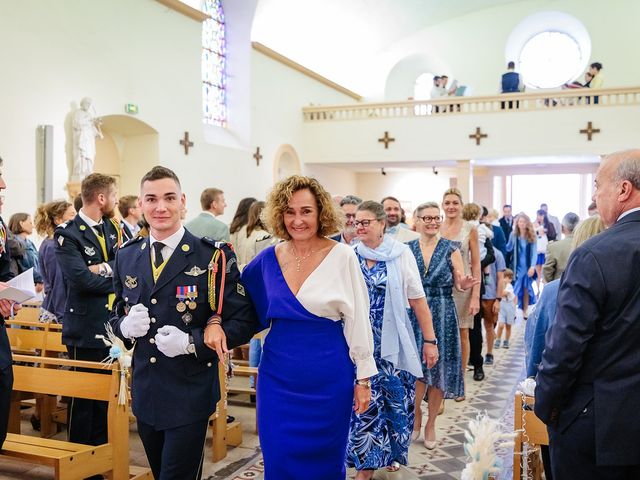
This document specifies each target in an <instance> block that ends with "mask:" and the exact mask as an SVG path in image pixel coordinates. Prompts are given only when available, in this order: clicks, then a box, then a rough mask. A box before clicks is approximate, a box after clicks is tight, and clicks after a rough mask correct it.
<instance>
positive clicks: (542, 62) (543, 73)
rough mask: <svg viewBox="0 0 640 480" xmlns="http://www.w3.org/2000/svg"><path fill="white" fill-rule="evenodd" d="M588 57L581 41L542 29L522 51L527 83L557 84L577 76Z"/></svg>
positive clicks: (549, 85) (521, 57)
mask: <svg viewBox="0 0 640 480" xmlns="http://www.w3.org/2000/svg"><path fill="white" fill-rule="evenodd" d="M584 63H585V59H584V58H583V56H582V52H581V51H580V45H578V42H576V41H575V40H574V39H573V37H571V36H570V35H567V34H566V33H563V32H542V33H538V34H537V35H535V36H534V37H532V38H531V39H530V40H528V41H527V42H526V43H525V44H524V46H523V47H522V51H521V52H520V72H521V73H522V77H523V79H524V82H525V84H526V85H527V86H529V87H533V88H555V87H559V86H560V85H564V84H565V83H567V82H570V81H571V80H573V79H575V78H576V76H577V75H578V74H579V73H580V72H581V71H582V68H583V65H584Z"/></svg>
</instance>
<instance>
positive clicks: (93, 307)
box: [54, 215, 121, 348]
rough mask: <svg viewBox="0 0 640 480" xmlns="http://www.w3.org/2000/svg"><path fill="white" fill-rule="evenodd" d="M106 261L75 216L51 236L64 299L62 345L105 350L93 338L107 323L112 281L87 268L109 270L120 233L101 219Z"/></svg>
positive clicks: (87, 231) (102, 332) (95, 239)
mask: <svg viewBox="0 0 640 480" xmlns="http://www.w3.org/2000/svg"><path fill="white" fill-rule="evenodd" d="M103 225H104V230H105V241H106V246H107V254H108V258H107V259H104V258H103V253H102V248H101V247H100V243H99V242H98V238H97V237H96V235H95V234H94V233H93V230H92V228H91V227H90V226H89V225H87V224H86V223H85V222H84V220H82V218H80V216H79V215H76V217H75V218H74V219H72V220H69V221H68V222H66V223H63V224H62V225H59V226H58V227H57V228H56V230H55V234H54V240H55V242H56V243H55V245H56V258H57V260H58V266H59V267H60V270H61V271H62V274H63V276H64V279H65V282H66V285H67V298H66V301H65V308H64V323H63V324H62V342H63V343H64V344H65V345H69V346H74V347H81V348H105V345H104V342H103V341H102V340H100V339H96V338H95V336H96V335H104V334H105V324H106V323H108V322H109V294H110V293H113V280H112V279H111V278H109V277H103V276H100V275H98V274H95V273H92V272H91V271H90V270H89V268H88V267H89V266H91V265H97V264H100V263H103V262H105V261H106V262H107V263H109V265H110V266H111V268H112V269H113V262H114V260H115V255H116V250H117V249H118V238H119V235H121V234H120V232H119V231H118V230H117V229H116V227H115V225H114V224H113V223H112V222H111V221H110V220H109V219H108V218H106V217H104V218H103Z"/></svg>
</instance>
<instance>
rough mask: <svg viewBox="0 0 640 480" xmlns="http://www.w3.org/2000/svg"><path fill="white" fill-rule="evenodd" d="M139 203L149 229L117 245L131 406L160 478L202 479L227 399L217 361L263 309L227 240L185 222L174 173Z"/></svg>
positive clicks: (248, 333) (156, 171)
mask: <svg viewBox="0 0 640 480" xmlns="http://www.w3.org/2000/svg"><path fill="white" fill-rule="evenodd" d="M140 202H141V206H142V210H143V212H144V216H145V218H146V219H147V221H148V222H149V225H150V231H149V237H148V238H143V237H141V236H139V237H137V238H136V239H134V240H132V241H130V242H128V243H126V244H125V246H124V247H123V248H122V249H121V250H120V251H119V252H118V255H117V258H116V263H115V270H114V284H115V291H116V303H115V308H114V310H113V313H112V316H111V324H112V326H113V328H114V331H115V332H116V334H117V335H118V336H120V337H121V338H123V339H125V340H126V341H130V340H136V346H135V350H134V354H133V381H132V385H131V388H132V392H131V393H132V395H131V396H132V401H133V403H132V409H133V414H134V415H135V416H136V418H137V421H138V433H139V434H140V438H141V439H142V443H143V445H144V449H145V452H146V454H147V458H148V460H149V465H150V466H151V470H152V471H153V475H154V477H155V478H157V479H164V480H183V479H190V480H193V479H195V480H197V479H199V478H200V476H201V471H202V458H203V449H204V443H205V437H206V432H207V426H208V420H209V417H210V415H211V414H212V413H213V412H214V410H215V407H216V402H217V401H218V400H219V399H220V391H219V383H218V382H219V380H218V359H219V358H221V357H222V356H223V355H224V354H225V353H226V352H228V348H227V346H228V347H229V348H232V347H234V346H238V345H243V344H245V343H247V342H248V341H249V339H250V338H251V337H252V336H253V334H254V333H255V331H256V329H257V319H256V313H255V310H254V307H253V304H252V303H251V300H250V299H249V297H248V296H247V294H246V293H245V289H244V287H243V285H242V284H241V283H240V273H239V271H238V267H237V261H236V257H235V254H234V253H233V250H232V249H231V248H230V246H229V245H228V244H226V243H224V244H223V243H216V242H214V241H213V240H211V239H209V238H206V237H204V238H198V237H196V236H195V235H192V234H191V233H189V231H187V230H185V228H184V227H183V226H182V223H181V221H180V212H181V211H182V209H183V208H184V206H185V195H184V194H183V193H182V191H181V187H180V181H179V180H178V177H177V176H176V175H175V173H174V172H172V171H171V170H169V169H168V168H165V167H154V168H153V169H152V170H151V171H150V172H148V173H147V174H146V175H145V176H144V177H143V178H142V182H141V193H140ZM206 338H210V339H211V340H212V341H211V345H212V346H213V345H214V344H215V346H216V347H217V348H218V352H219V355H217V353H216V351H214V349H213V348H209V347H208V346H207V344H205V339H206ZM227 342H228V345H227Z"/></svg>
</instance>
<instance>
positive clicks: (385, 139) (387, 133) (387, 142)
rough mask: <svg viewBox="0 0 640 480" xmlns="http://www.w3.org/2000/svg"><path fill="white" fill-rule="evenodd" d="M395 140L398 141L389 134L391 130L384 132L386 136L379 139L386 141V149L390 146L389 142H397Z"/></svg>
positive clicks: (382, 141)
mask: <svg viewBox="0 0 640 480" xmlns="http://www.w3.org/2000/svg"><path fill="white" fill-rule="evenodd" d="M395 141H396V139H395V138H391V137H390V136H389V132H384V137H382V138H379V139H378V142H380V143H384V148H385V149H387V148H389V144H390V143H391V142H395Z"/></svg>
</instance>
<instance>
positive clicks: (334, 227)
mask: <svg viewBox="0 0 640 480" xmlns="http://www.w3.org/2000/svg"><path fill="white" fill-rule="evenodd" d="M298 190H309V191H310V192H311V194H312V195H313V196H314V197H315V199H316V204H317V207H318V236H319V237H326V236H328V235H332V234H334V233H337V232H339V231H340V229H341V228H342V225H343V220H342V218H341V215H340V212H339V211H338V209H337V208H336V204H335V202H334V201H333V200H332V199H331V195H329V192H327V191H326V190H325V189H324V187H323V186H322V185H320V182H318V181H317V180H316V179H315V178H311V177H303V176H301V175H292V176H290V177H288V178H285V179H284V180H281V181H280V182H278V183H276V184H275V186H274V187H273V189H272V190H271V192H269V195H268V196H267V202H266V204H265V207H264V210H263V211H262V215H261V218H262V221H263V223H264V226H265V227H266V228H267V230H268V231H269V232H270V233H271V234H272V235H274V236H275V237H278V238H281V239H283V240H291V235H289V232H287V228H286V227H285V224H284V212H285V210H286V209H287V207H288V206H289V202H290V201H291V197H292V196H293V194H294V193H295V192H297V191H298Z"/></svg>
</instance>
